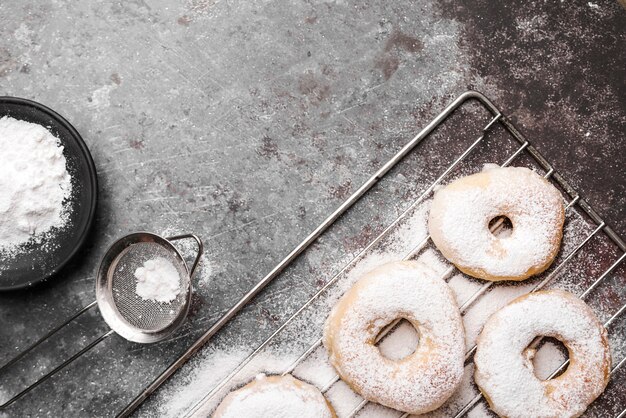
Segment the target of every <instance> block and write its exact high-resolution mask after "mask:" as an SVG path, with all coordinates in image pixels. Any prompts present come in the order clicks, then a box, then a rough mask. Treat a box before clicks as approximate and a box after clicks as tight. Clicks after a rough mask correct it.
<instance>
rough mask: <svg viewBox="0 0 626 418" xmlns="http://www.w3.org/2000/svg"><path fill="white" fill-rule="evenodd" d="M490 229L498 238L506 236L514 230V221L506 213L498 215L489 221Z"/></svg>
mask: <svg viewBox="0 0 626 418" xmlns="http://www.w3.org/2000/svg"><path fill="white" fill-rule="evenodd" d="M489 231H491V233H492V234H493V235H495V236H496V237H498V238H506V237H508V236H510V235H511V233H512V232H513V222H511V219H509V218H508V217H507V216H505V215H500V216H496V217H495V218H493V219H492V220H490V221H489Z"/></svg>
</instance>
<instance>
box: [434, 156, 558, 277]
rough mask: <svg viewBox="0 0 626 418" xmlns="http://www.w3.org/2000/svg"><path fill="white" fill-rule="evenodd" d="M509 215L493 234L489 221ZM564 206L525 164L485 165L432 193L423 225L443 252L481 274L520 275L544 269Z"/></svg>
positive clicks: (551, 255)
mask: <svg viewBox="0 0 626 418" xmlns="http://www.w3.org/2000/svg"><path fill="white" fill-rule="evenodd" d="M502 216H505V217H507V218H508V219H510V221H511V223H512V225H513V229H512V231H511V233H510V234H507V235H495V234H493V233H492V232H491V231H490V230H489V224H490V222H491V221H492V220H493V219H495V218H498V217H502ZM564 220H565V210H564V207H563V199H562V196H561V194H560V192H559V191H558V190H557V189H556V188H555V187H554V186H553V185H552V184H550V182H549V181H547V180H546V179H544V178H543V177H541V176H540V175H538V174H537V173H535V172H534V171H532V170H530V169H528V168H525V167H507V168H502V167H498V166H493V167H486V169H485V170H483V171H482V172H480V173H477V174H473V175H470V176H467V177H463V178H460V179H458V180H455V181H453V182H452V183H450V184H448V185H447V186H445V187H443V188H442V189H440V190H438V191H437V192H436V193H435V196H434V198H433V202H432V206H431V209H430V216H429V219H428V229H429V232H430V235H431V237H432V240H433V242H434V243H435V245H436V246H437V248H438V249H439V251H441V253H442V254H443V256H444V257H446V258H447V259H448V260H450V261H451V262H452V263H453V264H454V265H455V266H456V267H457V268H458V269H459V270H461V271H462V272H463V273H465V274H468V275H470V276H473V277H477V278H480V279H484V280H491V281H499V280H525V279H527V278H529V277H531V276H533V275H536V274H539V273H541V272H543V271H544V270H546V269H547V268H548V267H549V266H550V265H551V264H552V262H553V261H554V258H555V257H556V255H557V254H558V251H559V247H560V244H561V238H562V236H563V222H564Z"/></svg>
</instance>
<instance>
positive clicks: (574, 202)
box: [186, 91, 626, 418]
mask: <svg viewBox="0 0 626 418" xmlns="http://www.w3.org/2000/svg"><path fill="white" fill-rule="evenodd" d="M470 100H475V101H477V102H478V103H480V104H481V105H482V106H483V107H484V108H486V109H487V110H488V111H489V112H490V114H491V115H492V117H491V120H490V121H489V123H488V124H487V125H486V126H485V127H484V128H483V130H482V131H483V132H482V135H481V136H480V137H479V138H478V139H477V140H475V141H474V142H473V143H472V144H471V145H470V146H469V147H468V148H467V149H466V150H465V151H464V152H463V153H462V154H461V155H460V156H459V157H458V158H457V159H456V160H454V162H453V163H452V164H451V165H450V166H448V167H447V168H446V170H445V171H444V172H443V173H442V174H441V175H440V176H439V177H438V178H437V179H436V180H435V181H434V182H433V183H432V184H431V185H430V186H429V187H428V188H427V189H426V190H425V191H424V193H423V194H422V195H421V196H420V197H419V198H418V199H417V200H416V201H415V202H413V203H412V205H411V206H410V207H409V208H407V209H406V210H405V211H404V212H403V213H402V214H401V215H400V216H398V217H397V218H396V219H395V220H394V221H393V222H392V223H391V224H390V225H389V226H388V227H387V228H385V229H384V230H383V231H382V232H381V234H380V235H378V236H377V237H376V238H375V239H374V240H372V241H371V242H370V243H369V244H368V245H367V246H366V247H365V248H364V249H363V250H362V251H361V252H360V253H359V254H357V256H356V257H355V258H354V259H353V260H352V261H350V262H349V263H348V264H347V265H346V266H345V267H343V268H342V269H341V270H340V271H339V272H338V273H337V274H336V275H335V276H334V277H333V278H332V279H331V280H329V281H328V282H327V283H326V284H325V285H324V287H323V288H322V289H320V290H319V291H318V292H317V293H316V294H315V295H314V296H313V297H311V298H310V299H309V300H308V301H307V302H306V303H305V304H304V305H303V306H302V307H301V308H300V309H299V310H298V311H297V312H296V313H294V314H293V315H292V316H291V317H290V318H289V319H287V321H286V322H284V323H283V324H282V325H281V326H280V328H278V329H277V330H276V331H275V332H274V333H273V334H272V335H271V336H270V337H268V338H267V339H266V340H265V341H264V342H263V343H262V344H261V345H260V346H259V347H257V349H255V350H254V351H253V352H252V353H251V354H250V355H249V356H248V357H247V358H246V359H244V360H243V362H241V363H240V364H239V365H238V366H237V367H236V368H235V369H234V370H233V371H232V372H231V373H230V374H229V375H228V376H227V377H226V378H224V379H223V380H222V381H220V383H219V384H218V385H217V386H215V387H214V388H213V389H212V390H211V391H210V392H209V393H208V394H207V395H205V396H204V397H203V398H202V399H201V400H200V401H198V402H197V403H195V404H194V406H193V407H192V408H191V409H190V411H189V412H188V414H187V415H186V416H187V417H190V416H195V415H196V413H197V412H198V411H199V410H200V409H201V408H202V406H203V405H205V404H206V403H207V402H208V401H209V400H211V399H212V398H213V397H214V395H216V394H217V393H218V392H219V391H220V390H221V389H223V388H224V386H225V385H226V384H228V382H229V381H230V380H231V379H232V378H233V377H234V376H235V375H237V374H238V373H239V372H240V371H241V370H242V369H243V368H244V367H245V366H246V365H247V364H248V363H250V361H252V359H253V358H254V357H255V356H256V355H257V354H258V353H259V352H260V351H261V350H263V349H264V348H266V347H267V346H268V344H270V342H271V341H272V339H273V338H274V337H276V336H277V335H278V334H279V333H280V332H281V331H282V330H283V329H285V327H287V326H288V325H289V324H290V323H291V322H292V321H293V320H294V319H295V318H297V317H298V315H299V314H300V313H302V312H303V311H304V309H305V308H307V307H308V306H309V305H311V304H312V303H313V302H314V301H315V300H317V299H318V298H319V297H320V296H321V295H322V294H324V292H325V291H326V290H327V289H328V288H329V287H330V286H332V285H333V284H334V283H335V282H336V281H337V280H338V278H339V277H340V276H341V275H342V274H343V273H344V272H346V271H347V270H348V269H349V268H351V267H352V266H354V264H355V263H356V262H357V261H359V260H360V259H361V258H362V257H363V255H364V254H366V252H367V251H368V250H370V249H371V248H372V247H373V246H374V245H375V244H377V243H378V242H379V241H381V240H382V239H383V238H384V237H385V236H386V235H387V234H388V233H389V232H390V231H391V230H392V228H393V227H394V226H396V225H397V224H398V223H399V222H400V221H401V220H402V219H404V218H405V217H406V216H407V214H409V213H410V212H411V211H412V210H413V209H415V208H416V207H417V206H418V205H420V204H421V203H422V202H423V201H424V200H425V199H427V198H428V197H429V196H430V195H431V193H432V192H433V191H434V189H435V188H436V187H437V186H438V185H439V184H440V183H441V181H442V180H443V179H444V178H446V176H448V174H450V173H451V172H452V171H453V170H454V169H455V168H456V167H457V166H458V165H459V164H460V163H461V162H462V161H464V160H465V159H466V157H467V156H468V155H470V154H471V153H472V151H473V150H474V149H475V148H476V147H477V146H478V145H479V144H480V143H481V142H482V141H483V140H484V138H485V136H486V134H487V133H488V132H489V131H490V130H491V129H492V128H493V126H494V125H495V124H496V123H499V124H500V125H501V126H502V127H504V128H505V130H506V131H507V132H508V133H509V134H510V135H511V136H512V137H513V138H514V139H515V140H516V141H517V143H518V144H519V147H518V148H517V149H516V151H515V152H514V153H512V154H511V155H510V156H509V157H508V159H507V160H506V161H505V162H504V163H503V164H502V166H508V165H510V164H511V163H512V162H513V161H515V160H516V159H517V158H518V157H520V155H522V154H524V153H525V154H528V155H529V156H530V157H532V159H533V160H534V162H535V163H536V164H538V165H539V166H540V167H541V168H542V169H543V170H544V171H545V175H544V177H545V178H547V179H549V180H551V181H552V182H553V183H554V184H555V185H557V186H558V187H559V188H560V189H561V190H562V191H563V194H564V198H565V200H566V201H567V203H566V210H570V209H571V208H573V207H578V208H580V209H582V211H583V212H584V214H586V215H587V217H588V218H589V219H590V220H591V222H592V223H593V224H594V225H595V228H594V229H593V231H591V233H590V234H588V235H587V236H586V237H585V238H584V240H583V241H582V242H580V243H579V244H577V245H576V246H575V247H574V248H573V249H572V250H571V251H570V252H569V253H568V254H567V255H565V256H564V257H563V259H562V260H561V261H560V263H559V264H558V265H557V266H556V267H554V269H553V270H551V272H550V273H549V274H548V275H547V276H546V277H545V278H544V279H543V280H542V281H541V282H540V283H538V284H537V285H535V286H534V287H533V288H532V290H531V292H534V291H537V290H539V289H542V288H543V287H545V286H546V285H547V284H548V283H550V282H551V281H552V280H553V279H554V278H555V277H556V275H557V274H558V273H559V272H560V271H561V270H562V269H563V268H564V267H565V266H566V265H567V263H568V262H569V261H570V260H572V258H573V257H574V256H575V255H576V254H577V253H579V252H580V251H581V250H582V249H583V248H584V247H585V246H586V245H587V244H588V243H589V242H590V240H591V239H592V238H593V237H594V236H596V235H598V234H599V233H603V234H604V235H606V236H607V237H608V238H609V239H610V241H611V242H612V243H614V244H615V245H616V246H617V248H618V249H619V251H620V252H621V255H619V256H618V257H617V258H616V259H615V260H614V261H613V263H612V264H611V265H610V267H609V268H608V269H606V270H605V271H604V272H603V273H602V274H601V275H600V276H598V277H597V278H596V279H595V281H594V282H593V283H592V284H591V286H589V287H588V288H587V289H586V290H585V291H584V292H583V293H581V294H580V295H579V297H580V298H582V299H583V300H584V299H585V298H586V297H587V296H588V295H589V294H590V293H591V292H592V291H593V290H594V289H596V288H597V287H598V286H599V285H600V284H601V283H602V282H603V281H604V280H605V279H606V278H607V277H608V276H609V275H610V274H611V273H612V272H613V271H614V270H615V269H616V268H617V267H618V266H619V265H620V264H621V263H622V262H623V261H624V260H625V259H626V244H625V243H624V241H623V240H622V239H621V238H620V237H619V236H618V235H617V234H616V233H615V232H614V231H613V230H612V229H611V228H610V227H609V226H608V225H607V224H606V223H605V222H604V220H603V219H602V218H601V217H600V216H599V215H598V213H597V212H596V211H595V210H594V209H593V208H592V207H591V206H590V205H589V204H588V203H587V202H586V201H585V200H584V199H583V198H581V197H580V195H579V194H578V192H577V191H576V190H575V189H574V188H573V187H572V186H571V185H570V184H569V183H568V182H567V181H566V180H565V179H564V178H563V177H562V176H561V175H560V174H559V173H558V172H557V171H556V170H555V169H554V167H553V166H552V165H551V164H550V163H549V162H548V161H547V160H546V159H545V158H544V157H543V156H542V155H541V154H540V153H539V152H538V151H537V150H536V149H535V148H534V147H533V146H532V145H531V144H530V143H529V141H528V140H526V138H525V137H524V136H523V135H522V134H521V133H520V132H519V131H518V130H517V129H516V128H515V126H514V125H513V124H512V123H511V122H510V121H509V120H508V119H507V118H506V117H505V116H503V115H502V113H501V112H500V111H499V110H498V109H497V108H496V107H495V106H494V105H493V103H491V101H490V100H489V99H487V98H486V97H485V96H484V95H482V94H481V93H478V92H474V91H468V92H466V93H464V94H462V95H461V96H459V97H458V98H457V99H456V100H455V101H454V102H453V103H451V104H450V105H449V106H448V107H447V108H446V109H445V110H444V111H443V112H442V113H440V114H439V115H438V116H437V117H435V119H434V120H433V121H432V122H430V123H429V124H428V125H427V126H426V127H425V128H424V129H423V130H422V131H421V132H420V133H419V134H418V135H417V136H415V137H414V138H413V139H412V140H411V141H410V142H409V143H408V144H407V145H405V146H404V147H403V148H402V149H401V150H400V151H399V152H398V153H397V154H396V155H395V156H394V157H392V158H391V160H389V161H388V162H387V163H386V164H385V165H384V166H383V167H382V168H381V169H380V170H379V171H378V172H377V173H376V174H375V175H374V176H372V177H371V178H370V179H369V180H368V181H367V182H366V183H365V184H364V185H363V186H361V187H360V188H359V189H358V190H357V191H356V192H355V193H354V194H353V195H352V196H350V197H349V198H348V199H347V200H346V201H345V202H344V203H343V204H342V205H341V206H340V207H339V208H338V209H337V210H336V211H335V212H334V213H333V214H332V215H331V216H330V217H329V218H327V219H326V220H325V221H324V222H323V223H322V224H321V225H320V226H319V227H318V228H317V229H316V230H315V231H314V232H313V233H312V234H311V235H309V237H307V238H306V239H305V240H304V241H303V242H302V243H301V244H300V245H299V246H298V247H296V249H295V250H294V251H293V252H292V253H291V254H290V255H289V256H288V257H287V258H285V260H283V261H282V262H281V263H279V265H278V266H276V268H275V269H274V270H273V271H272V272H271V273H270V275H272V274H274V273H275V275H278V274H279V273H280V272H281V271H282V270H283V269H284V268H285V267H286V266H287V265H288V264H290V263H291V262H292V261H293V260H294V259H295V258H296V257H297V255H299V254H300V253H301V252H302V251H304V249H306V248H307V247H308V246H309V245H310V244H311V243H312V242H313V241H314V240H315V239H316V238H317V237H318V236H319V235H320V234H321V233H322V232H323V231H324V230H326V229H327V228H328V227H329V226H330V225H331V224H332V223H334V221H335V220H336V219H337V218H339V216H340V215H341V214H343V213H344V212H345V211H346V210H347V209H348V208H349V207H351V206H352V205H353V204H354V203H355V202H356V201H357V200H358V199H359V198H360V197H362V196H363V195H364V194H365V192H367V190H369V189H370V188H371V187H372V186H373V185H374V184H375V183H376V182H378V180H380V179H381V178H382V177H383V176H384V175H385V174H386V173H387V172H388V171H389V170H390V169H391V168H392V167H394V166H395V165H396V164H397V163H398V162H399V161H400V160H402V159H403V158H404V157H405V156H406V155H407V154H408V153H409V152H410V151H411V150H412V149H413V148H414V147H415V146H416V145H418V144H419V143H420V142H421V141H422V140H423V139H424V138H426V137H427V136H428V135H430V134H431V133H432V131H433V130H434V129H435V128H437V127H438V126H439V125H441V124H442V123H443V122H444V121H445V120H446V119H447V118H448V117H449V116H450V115H451V114H452V113H454V112H455V111H456V110H457V109H458V108H460V107H461V106H462V105H463V104H464V103H466V102H468V101H470ZM503 220H504V219H503V218H502V219H500V220H498V222H496V223H495V224H494V225H493V226H492V228H491V229H492V231H493V232H495V231H496V230H498V229H499V228H500V227H501V226H502V223H503ZM429 240H430V236H427V237H426V238H425V239H424V240H423V241H422V242H420V243H419V244H418V245H417V246H416V247H414V248H413V250H411V251H410V252H409V253H408V254H406V255H405V257H404V259H411V258H413V257H415V256H416V255H418V254H419V253H420V252H421V251H422V250H423V249H424V248H425V247H426V246H427V244H428V242H429ZM294 254H295V255H294ZM455 271H456V269H455V267H454V266H451V267H449V268H448V269H447V270H446V271H445V272H444V273H443V278H444V279H446V280H447V279H448V278H450V277H451V275H452V273H453V272H455ZM276 272H277V273H276ZM270 275H268V276H266V278H267V277H269V276H270ZM275 275H274V277H275ZM272 278H273V277H272ZM492 286H494V282H486V283H485V284H484V285H483V286H482V287H480V288H479V289H478V290H477V291H476V292H475V293H474V294H473V295H472V296H471V297H469V298H468V299H467V300H466V301H465V302H464V303H463V304H461V306H460V310H461V313H462V314H464V313H465V312H466V311H467V309H468V308H469V307H470V306H472V305H473V304H474V303H475V302H476V301H477V300H478V299H479V298H480V297H481V296H482V295H483V294H485V292H487V290H488V289H489V288H490V287H492ZM250 299H251V298H250ZM248 301H249V299H248ZM246 303H247V302H246ZM624 311H626V305H624V306H622V307H621V308H620V309H619V310H617V311H616V312H615V313H614V314H613V315H612V316H611V318H610V319H609V320H608V321H607V322H606V323H605V324H604V325H605V326H606V327H607V328H608V329H609V333H610V326H611V325H612V324H613V323H614V322H615V320H616V319H617V318H618V317H620V315H622V314H623V313H624ZM399 322H400V320H397V321H396V322H394V323H392V324H390V325H389V326H387V327H386V328H385V329H384V330H383V332H381V334H380V335H379V337H378V340H380V339H382V338H383V337H384V336H385V335H387V334H388V333H389V332H390V331H391V330H392V329H394V327H395V326H396V325H397V324H398V323H399ZM540 340H541V339H540V338H537V339H536V340H535V341H534V342H533V343H532V344H531V345H532V346H533V347H537V346H538V345H539V343H540ZM321 342H322V339H321V338H319V339H318V340H317V341H315V343H314V344H313V345H311V346H310V347H309V348H308V349H306V350H305V351H304V352H303V353H302V354H301V355H300V357H299V358H298V359H297V360H296V361H294V362H293V363H292V364H291V365H289V367H287V368H286V369H285V370H284V371H283V375H285V374H288V373H291V372H292V371H293V370H294V369H295V368H296V367H297V366H298V365H299V364H300V363H301V362H302V361H303V360H305V359H306V358H308V357H309V356H310V355H311V354H312V353H313V352H314V351H315V350H316V349H317V348H318V347H320V346H321ZM475 350H476V346H475V345H474V346H473V347H472V348H471V349H469V350H468V351H467V353H466V364H467V363H469V362H471V361H472V357H473V354H474V352H475ZM624 363H626V357H625V358H622V359H621V360H620V361H618V362H617V363H616V364H615V366H614V367H613V369H612V370H611V374H614V373H615V372H616V371H617V370H618V369H619V368H620V367H622V366H623V365H624ZM567 364H568V361H567V360H566V361H565V362H564V363H563V364H561V366H560V367H558V368H557V370H555V371H554V372H553V373H552V374H551V375H550V377H549V378H552V377H554V376H555V375H557V374H559V373H560V372H561V371H562V370H563V369H564V368H565V367H566V366H567ZM339 380H340V379H339V377H338V376H335V377H334V378H333V379H332V380H331V381H330V382H328V383H327V384H326V385H324V386H323V387H321V388H320V390H321V391H322V392H326V391H328V390H329V389H330V388H331V387H332V386H333V385H334V384H335V383H337V382H338V381H339ZM481 399H482V395H480V393H479V394H478V395H477V396H475V397H474V398H473V399H472V400H471V401H470V402H469V403H467V404H466V405H465V406H464V407H463V408H462V409H461V410H460V411H458V413H456V415H454V417H455V418H458V417H462V416H465V415H466V414H467V413H468V412H469V411H471V410H472V408H474V406H475V405H476V404H478V403H479V402H480V401H481ZM367 403H368V401H366V400H363V401H362V402H361V403H360V404H358V405H357V406H356V407H355V408H354V409H353V410H352V411H351V412H350V413H349V414H348V416H349V417H353V416H356V415H357V414H358V413H359V411H360V410H361V409H363V407H365V405H366V404H367ZM399 414H401V413H400V412H399ZM408 415H409V414H403V415H400V416H401V417H402V418H405V417H407V416H408ZM625 417H626V409H625V410H624V411H623V412H622V413H621V414H619V416H618V418H625Z"/></svg>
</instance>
